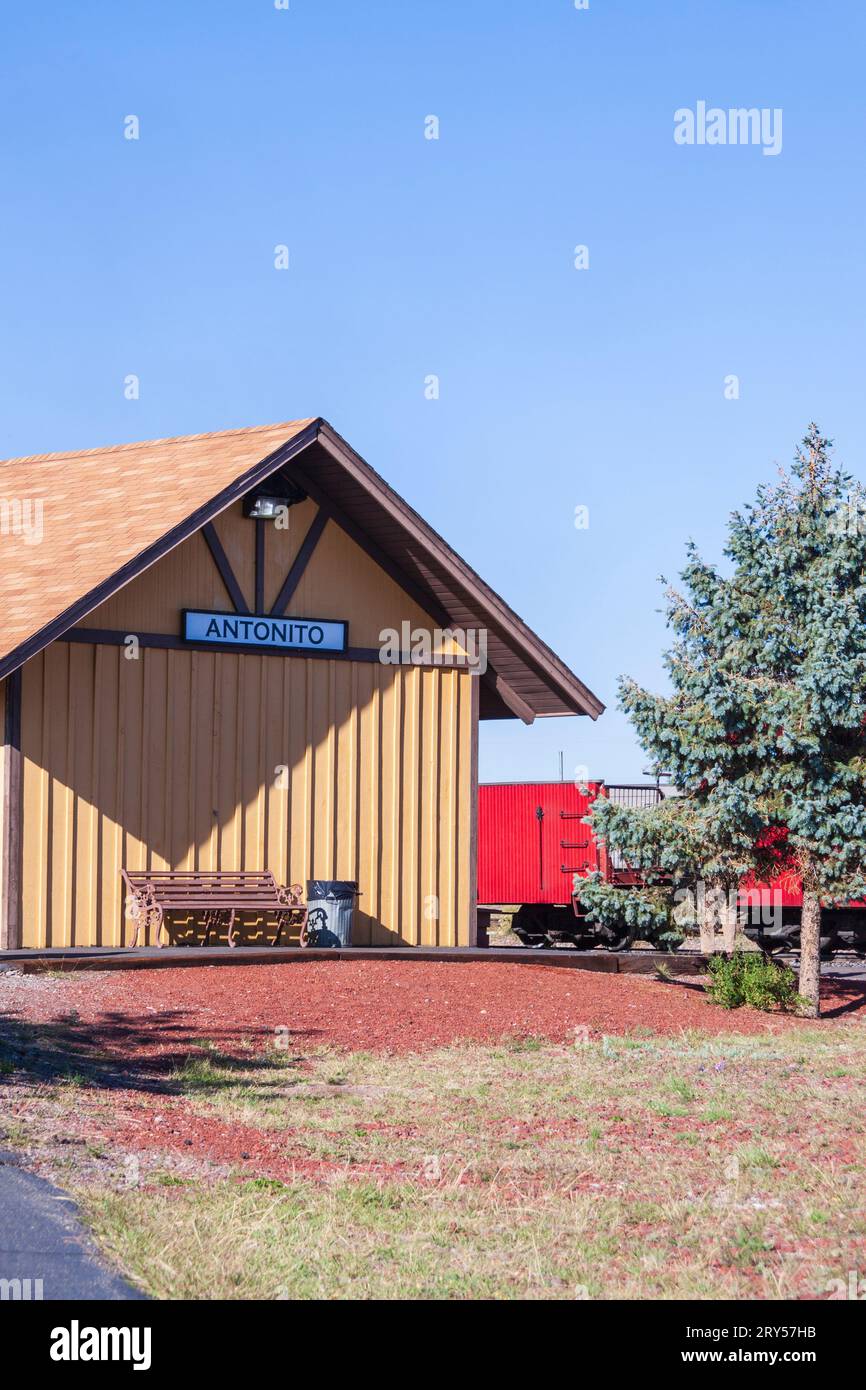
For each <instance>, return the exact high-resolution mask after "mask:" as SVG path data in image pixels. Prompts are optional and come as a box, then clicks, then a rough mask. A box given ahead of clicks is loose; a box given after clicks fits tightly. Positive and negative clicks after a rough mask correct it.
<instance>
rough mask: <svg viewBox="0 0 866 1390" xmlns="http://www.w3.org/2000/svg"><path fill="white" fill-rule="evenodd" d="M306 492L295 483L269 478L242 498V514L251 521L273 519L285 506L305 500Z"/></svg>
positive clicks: (292, 505) (291, 505)
mask: <svg viewBox="0 0 866 1390" xmlns="http://www.w3.org/2000/svg"><path fill="white" fill-rule="evenodd" d="M306 500H307V494H306V493H305V492H304V490H303V488H301V487H298V485H297V483H292V482H289V481H288V480H287V479H285V478H270V479H269V480H268V482H267V483H266V484H264V485H263V486H262V487H261V488H258V489H256V490H255V491H254V492H250V493H247V496H246V497H245V498H244V516H248V517H250V519H251V520H253V521H274V520H275V519H276V518H277V517H278V516H279V515H280V513H281V512H282V510H283V508H285V507H294V506H295V505H296V504H297V503H298V502H305V501H306Z"/></svg>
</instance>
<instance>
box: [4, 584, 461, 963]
mask: <svg viewBox="0 0 866 1390" xmlns="http://www.w3.org/2000/svg"><path fill="white" fill-rule="evenodd" d="M175 602H176V600H175ZM473 679H474V678H473V677H472V676H470V675H469V674H468V673H466V672H460V671H444V670H441V669H435V668H434V669H422V668H420V667H391V666H382V665H379V664H376V663H364V664H362V663H355V662H348V661H326V660H321V659H315V660H304V659H303V658H289V659H281V658H275V657H270V656H259V655H256V654H251V653H245V654H238V655H234V654H223V653H209V652H200V651H163V650H158V649H154V648H149V649H142V650H141V652H140V654H139V657H138V659H137V660H129V659H127V657H126V655H125V650H124V648H122V647H112V646H102V645H96V646H90V645H81V644H73V643H65V642H56V643H54V644H53V645H51V646H50V647H48V648H46V650H45V651H44V652H43V653H42V654H41V655H40V656H38V657H34V658H33V659H32V660H31V661H29V662H28V663H27V664H26V666H25V667H24V671H23V701H22V705H23V709H22V751H23V779H24V791H23V798H24V807H23V866H22V868H23V873H22V880H23V904H22V905H23V942H22V944H23V945H25V946H35V947H39V946H97V945H104V946H115V945H120V944H121V943H122V942H123V941H124V940H128V939H129V935H130V926H129V923H128V922H126V923H124V904H123V901H122V892H121V879H120V869H121V867H122V866H126V867H128V868H134V869H143V868H176V869H193V868H201V869H208V868H211V869H213V868H223V869H271V870H272V871H273V873H274V874H275V876H276V878H277V880H278V881H279V882H288V883H293V882H297V883H301V884H304V885H305V884H306V880H307V879H309V878H313V877H315V878H341V879H357V880H358V883H359V886H360V889H361V897H360V899H359V912H358V918H357V934H356V941H357V943H358V944H360V945H367V944H370V945H385V944H397V943H401V942H402V943H406V944H412V945H415V944H424V945H428V944H431V945H443V946H447V945H465V944H466V943H467V941H468V928H469V913H470V902H471V899H472V896H473V891H474V885H473V884H472V883H471V881H470V880H471V873H472V866H471V863H470V853H471V843H472V836H471V833H470V831H471V820H472V803H473V788H472V774H473V762H472V757H473V753H472V750H473V709H472V689H471V682H472V680H473ZM263 929H264V928H263V924H258V925H254V924H253V925H249V926H248V936H250V937H251V939H262V932H263ZM256 933H258V935H256ZM268 935H270V932H269V931H268Z"/></svg>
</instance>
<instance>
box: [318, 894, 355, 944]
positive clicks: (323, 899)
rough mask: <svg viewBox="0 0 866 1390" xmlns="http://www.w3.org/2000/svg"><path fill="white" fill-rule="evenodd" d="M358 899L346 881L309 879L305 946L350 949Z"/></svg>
mask: <svg viewBox="0 0 866 1390" xmlns="http://www.w3.org/2000/svg"><path fill="white" fill-rule="evenodd" d="M357 896H358V885H357V883H353V882H351V881H350V880H348V879H323V878H311V879H308V880H307V945H308V946H351V944H352V927H353V925H354V921H355V899H356V897H357Z"/></svg>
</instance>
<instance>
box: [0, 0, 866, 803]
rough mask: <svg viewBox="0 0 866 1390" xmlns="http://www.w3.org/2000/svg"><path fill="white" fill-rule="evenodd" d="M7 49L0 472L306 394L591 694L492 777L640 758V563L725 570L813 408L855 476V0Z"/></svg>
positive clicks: (288, 15)
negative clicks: (760, 116) (738, 509)
mask: <svg viewBox="0 0 866 1390" xmlns="http://www.w3.org/2000/svg"><path fill="white" fill-rule="evenodd" d="M2 31H3V32H2V39H3V41H2V49H0V124H2V149H0V175H2V189H3V214H2V224H0V225H2V231H0V236H2V252H3V254H2V258H0V295H2V305H3V308H2V322H3V332H2V335H0V380H2V387H3V409H2V413H0V456H3V457H8V456H10V455H15V454H22V453H30V452H37V451H43V450H53V449H63V448H82V447H90V446H97V445H102V444H108V443H113V442H119V441H125V440H133V439H139V438H148V437H154V436H160V435H169V434H183V433H192V432H197V431H201V430H211V429H220V428H227V427H233V426H240V425H246V424H253V423H266V422H269V421H273V420H281V419H287V418H290V417H292V416H298V415H316V414H321V415H324V416H326V417H327V418H328V419H330V420H331V421H332V423H333V424H334V425H335V426H336V427H337V429H339V430H340V431H341V433H343V434H344V435H346V437H347V438H348V439H350V440H351V442H352V443H353V444H354V445H355V447H356V448H357V449H358V450H359V451H360V452H361V453H362V454H363V455H364V456H365V457H366V458H368V459H369V461H370V462H371V463H372V464H373V465H374V466H375V467H376V468H377V469H379V471H380V472H382V473H383V474H384V475H385V477H386V478H387V479H388V480H389V481H390V482H391V483H392V484H393V485H394V486H395V487H396V488H397V490H398V491H399V492H401V493H402V494H403V495H404V496H405V497H407V498H408V499H409V500H410V501H411V502H412V503H413V504H414V505H415V506H416V507H417V508H418V509H419V510H420V511H421V513H422V514H423V515H424V516H425V517H427V519H428V520H429V521H430V522H431V523H432V524H433V525H434V526H436V527H437V529H439V530H440V531H441V532H442V533H443V534H444V535H445V536H446V538H447V539H448V540H449V541H450V542H451V543H452V544H453V545H454V546H455V548H456V549H457V550H458V551H459V552H460V553H461V554H463V555H464V556H465V557H466V559H468V560H469V561H470V562H471V563H472V564H473V565H474V566H475V567H476V568H477V569H478V570H479V571H480V572H481V573H482V574H483V575H484V577H485V578H486V579H487V580H488V581H489V582H490V583H491V584H492V585H493V586H494V588H496V589H497V590H499V592H500V593H501V594H502V595H503V596H504V597H505V598H506V599H507V600H508V601H509V603H511V604H512V606H513V607H514V608H515V609H516V610H517V612H518V613H520V614H521V615H522V616H523V617H524V618H525V619H527V621H528V622H529V623H530V624H531V625H532V626H533V627H534V628H535V629H536V630H537V631H538V632H539V633H540V634H541V635H542V636H543V637H544V638H545V639H546V640H547V641H548V642H549V643H550V644H551V645H552V646H553V647H554V649H555V650H556V651H557V652H558V653H559V654H560V655H561V656H562V657H563V658H564V659H565V660H566V661H567V662H568V663H569V664H570V665H571V666H572V667H573V668H574V670H575V671H576V672H577V673H578V674H579V675H580V677H581V678H582V679H583V680H584V681H585V682H586V683H587V684H588V685H589V686H590V687H591V688H592V689H593V690H594V691H595V692H596V693H597V694H598V695H599V696H600V697H601V698H602V699H603V700H604V701H605V702H606V703H607V704H608V707H609V708H608V713H607V714H605V715H604V716H603V717H602V718H601V719H600V720H599V721H598V723H596V724H593V723H592V722H591V721H590V720H588V719H571V720H550V721H540V722H539V724H538V725H536V726H535V727H533V728H532V729H526V728H524V727H523V726H522V725H520V724H514V723H508V724H489V725H486V726H485V727H484V729H483V732H482V766H481V772H482V777H484V778H485V779H487V780H507V779H509V778H512V777H514V778H519V779H525V778H530V777H535V776H538V777H542V778H547V777H553V776H556V775H557V768H558V750H559V749H562V750H564V752H565V757H566V767H567V768H571V767H573V766H574V765H575V764H578V763H583V764H586V765H588V766H589V768H590V770H591V772H592V774H593V775H604V776H606V777H607V778H608V779H609V780H630V779H632V778H634V777H635V775H637V774H639V773H640V771H641V768H642V765H643V764H642V759H641V754H640V752H639V751H638V749H637V748H636V746H635V745H634V743H633V741H632V738H631V735H630V732H629V729H628V726H627V725H626V723H625V721H624V720H623V719H622V718H621V716H620V715H619V714H618V713H617V712H616V710H615V698H616V697H615V680H616V677H617V675H618V674H619V673H620V672H628V673H630V674H632V675H634V676H635V677H636V678H637V679H639V680H640V681H642V682H644V683H646V684H650V685H652V686H660V685H661V684H662V682H663V675H662V669H661V663H660V659H659V658H660V652H661V649H662V646H663V643H664V637H665V633H664V627H663V622H662V619H661V617H660V615H659V613H658V611H657V610H658V607H659V601H660V591H659V589H658V586H657V584H656V582H655V581H656V576H657V575H658V574H659V573H661V572H664V573H666V574H668V575H669V576H672V575H674V574H675V573H676V571H677V569H678V567H679V565H680V562H681V560H682V554H683V543H684V541H685V540H686V538H687V537H689V536H694V537H695V539H696V540H697V541H698V542H699V544H700V545H701V547H702V548H703V549H704V551H705V552H706V553H707V554H708V555H712V556H716V555H718V553H719V551H720V547H721V544H722V541H723V536H724V526H725V518H726V516H727V513H728V512H729V511H730V509H731V508H732V507H734V506H737V505H739V504H740V503H741V502H742V501H744V500H745V499H746V498H747V497H748V496H750V495H751V493H752V492H753V490H754V487H755V485H756V484H757V483H758V482H759V481H760V480H761V479H764V478H768V477H770V476H772V474H773V471H774V464H775V462H776V461H787V460H788V459H789V457H790V456H791V453H792V451H793V447H794V444H795V442H796V440H797V439H798V438H799V436H800V435H801V434H802V433H803V428H804V427H805V425H806V423H807V421H808V420H809V419H810V418H811V417H814V418H816V419H817V420H818V422H819V424H820V425H821V426H822V428H823V429H824V431H825V432H827V433H829V434H831V435H833V436H835V438H836V440H837V443H838V446H839V454H840V456H841V457H842V458H843V459H844V460H845V462H847V464H848V465H849V467H850V468H851V469H852V471H853V472H855V473H857V474H859V475H860V476H863V473H864V469H863V463H862V453H863V444H864V440H866V418H864V417H866V404H864V402H866V393H864V378H866V355H864V352H863V338H864V294H863V288H864V272H863V260H864V224H866V196H864V153H866V119H864V100H863V71H862V70H863V55H864V52H866V42H864V40H866V14H864V8H863V6H862V5H859V4H857V3H855V0H822V3H821V4H818V3H817V0H739V2H738V0H727V3H725V4H711V3H707V2H706V0H665V2H664V3H661V0H652V2H650V0H646V3H640V2H639V0H623V2H622V3H614V0H590V8H589V9H588V10H584V11H578V10H576V9H575V8H574V3H573V0H366V2H365V3H359V0H291V8H290V9H289V10H288V11H287V12H286V11H281V10H276V9H275V8H274V5H273V0H233V2H232V3H229V0H196V2H195V3H194V2H193V0H171V2H170V3H169V0H149V2H148V3H147V4H145V3H142V0H139V3H122V4H118V3H117V0H111V3H109V0H87V3H86V4H83V5H82V4H74V5H73V4H68V3H67V4H64V3H60V0H47V3H40V4H38V5H36V4H30V5H27V6H25V5H18V6H14V5H12V4H11V3H10V4H7V5H5V6H4V12H3V17H2ZM700 100H705V101H706V102H707V103H708V105H709V106H720V107H723V108H727V107H731V106H756V107H761V108H763V107H768V108H781V109H782V111H783V113H784V115H783V148H782V152H781V153H780V154H779V155H778V156H777V157H769V156H765V155H764V154H763V153H762V151H761V149H760V148H756V147H751V146H745V147H744V146H726V147H713V148H711V147H708V146H703V147H698V146H692V147H687V146H678V145H677V144H675V143H674V140H673V128H674V119H673V117H674V112H675V110H677V109H678V108H681V107H692V108H694V107H695V105H696V103H697V102H698V101H700ZM130 114H134V115H137V116H138V117H139V119H140V122H141V138H140V139H139V140H138V141H137V142H135V141H128V140H125V139H124V138H123V122H124V117H126V116H127V115H130ZM428 115H436V116H438V118H439V121H440V139H439V140H438V141H432V140H425V138H424V120H425V117H426V116H428ZM280 243H285V244H287V245H288V246H289V248H290V269H289V270H288V271H287V272H279V271H276V270H275V269H274V268H273V256H274V246H275V245H277V244H280ZM579 243H580V244H586V245H587V246H588V247H589V249H590V266H589V269H588V270H586V271H577V270H575V269H574V267H573V251H574V247H575V245H577V244H579ZM130 373H135V374H137V375H138V376H139V377H140V381H141V396H140V399H139V400H138V401H128V400H125V399H124V392H123V382H124V378H125V377H126V376H127V374H130ZM431 373H435V374H437V375H438V376H439V377H440V380H441V395H440V399H439V400H437V401H429V400H426V399H425V396H424V379H425V377H426V376H427V375H428V374H431ZM729 374H736V375H737V376H739V378H740V392H741V394H740V399H739V400H736V401H731V400H726V399H725V396H724V380H725V377H726V376H728V375H729ZM577 505H586V506H588V507H589V509H590V526H589V529H588V530H586V531H577V530H575V527H574V524H573V518H574V508H575V506H577Z"/></svg>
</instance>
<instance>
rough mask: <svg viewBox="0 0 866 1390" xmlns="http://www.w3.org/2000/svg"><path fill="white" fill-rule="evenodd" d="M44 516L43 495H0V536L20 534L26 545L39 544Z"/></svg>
mask: <svg viewBox="0 0 866 1390" xmlns="http://www.w3.org/2000/svg"><path fill="white" fill-rule="evenodd" d="M44 516H45V503H44V502H43V500H42V498H41V497H35V498H34V497H24V498H21V497H0V536H20V537H21V539H22V540H23V542H24V544H25V545H39V544H40V543H41V541H42V537H43V535H44V534H45V527H44Z"/></svg>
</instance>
